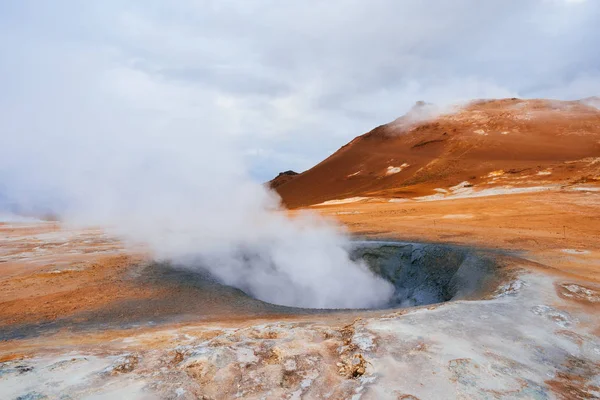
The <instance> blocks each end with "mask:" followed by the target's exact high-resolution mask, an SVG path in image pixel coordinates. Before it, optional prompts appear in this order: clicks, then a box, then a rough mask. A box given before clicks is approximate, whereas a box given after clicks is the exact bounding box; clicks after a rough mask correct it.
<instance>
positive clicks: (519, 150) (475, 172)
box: [276, 99, 600, 208]
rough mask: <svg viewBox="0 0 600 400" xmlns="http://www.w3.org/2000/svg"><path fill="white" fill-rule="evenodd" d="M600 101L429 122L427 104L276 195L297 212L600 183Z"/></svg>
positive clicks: (512, 102)
mask: <svg viewBox="0 0 600 400" xmlns="http://www.w3.org/2000/svg"><path fill="white" fill-rule="evenodd" d="M594 101H597V100H596V99H586V100H581V101H555V100H520V99H502V100H485V101H476V102H473V103H471V104H469V105H467V106H465V107H463V108H461V109H459V110H457V111H456V112H454V113H451V114H444V115H440V116H438V117H435V118H430V119H428V120H423V114H427V113H426V111H427V107H428V106H427V105H425V104H422V103H421V104H417V106H415V108H414V109H413V110H411V112H410V113H409V114H407V115H406V116H404V117H401V118H399V119H397V120H396V121H394V122H391V123H389V124H386V125H382V126H379V127H377V128H375V129H373V130H372V131H370V132H368V133H366V134H364V135H362V136H359V137H357V138H355V139H354V140H352V141H351V142H350V143H348V144H347V145H345V146H343V147H342V148H341V149H339V150H338V151H337V152H336V153H334V154H333V155H331V156H330V157H328V158H327V159H326V160H324V161H322V162H321V163H319V164H318V165H316V166H315V167H313V168H311V169H310V170H308V171H306V172H304V173H302V174H300V175H297V176H295V177H294V178H293V179H292V180H289V181H287V182H284V183H282V184H281V185H279V186H277V188H276V190H277V192H278V193H279V194H280V196H281V197H282V199H283V202H284V203H285V204H286V205H287V206H288V207H292V208H294V207H301V206H307V205H311V204H317V203H321V202H324V201H328V200H332V199H344V198H351V197H357V196H360V197H384V198H407V197H415V196H425V195H431V194H435V193H443V192H444V191H447V190H448V188H451V187H455V185H458V184H461V182H462V186H472V185H473V186H477V187H486V188H492V187H497V186H502V187H520V186H535V185H542V184H558V183H560V184H569V183H576V182H590V183H594V182H600V158H597V157H600V110H599V109H598V108H596V107H594V106H593V105H592V103H593V102H594ZM419 120H421V121H420V122H419Z"/></svg>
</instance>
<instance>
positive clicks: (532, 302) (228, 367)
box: [0, 189, 600, 399]
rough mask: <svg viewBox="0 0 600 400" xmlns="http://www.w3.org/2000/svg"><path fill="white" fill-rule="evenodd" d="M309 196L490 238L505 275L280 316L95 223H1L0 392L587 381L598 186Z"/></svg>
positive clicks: (389, 234) (495, 391)
mask: <svg viewBox="0 0 600 400" xmlns="http://www.w3.org/2000/svg"><path fill="white" fill-rule="evenodd" d="M311 209H312V210H316V211H318V212H319V213H321V214H323V215H326V216H330V217H332V218H336V219H338V220H339V221H341V222H343V223H344V224H345V225H346V226H347V228H348V230H349V231H350V232H352V233H354V234H356V235H358V236H362V237H369V238H379V239H382V238H388V239H392V238H393V239H399V240H405V241H420V242H450V243H455V244H461V245H468V246H476V247H478V248H489V249H495V250H500V251H499V252H498V253H497V257H498V260H499V262H501V263H502V264H503V265H504V266H505V268H507V269H511V270H515V271H518V273H517V276H516V278H515V280H514V281H510V282H507V284H506V285H505V286H504V287H501V288H499V289H498V291H497V294H496V295H494V296H492V297H491V298H489V299H486V300H477V301H457V302H452V303H444V304H441V305H438V306H429V307H421V308H410V309H398V310H388V311H370V312H346V313H337V314H324V315H320V314H319V313H315V314H303V315H294V314H293V313H292V314H290V313H289V312H288V311H286V310H279V309H277V308H276V307H274V308H272V309H271V308H266V309H265V308H264V307H259V306H257V305H256V304H255V303H253V302H246V301H242V302H240V300H239V299H238V297H236V296H235V295H234V294H231V293H230V294H227V293H224V296H225V300H222V299H213V298H206V297H203V293H204V292H203V290H202V288H198V287H194V286H193V285H192V286H189V285H183V284H182V283H181V280H177V279H175V278H173V277H171V276H170V275H168V274H167V275H165V274H163V273H159V272H155V269H153V268H150V269H148V268H149V265H148V263H149V260H148V259H147V256H146V255H145V254H144V253H143V252H138V253H132V252H131V251H128V250H125V249H124V248H123V247H122V245H121V244H120V243H119V242H118V241H115V240H114V239H112V238H110V237H108V236H107V235H105V234H103V233H102V232H101V231H99V230H93V229H90V230H70V229H66V228H61V227H60V226H59V225H58V224H57V223H55V222H36V223H6V224H3V225H0V238H1V240H2V242H1V245H0V249H1V251H2V254H1V255H0V256H1V259H0V260H1V263H0V286H1V287H2V291H1V292H0V332H2V335H3V337H2V338H1V339H2V341H1V342H0V360H1V363H0V393H1V394H2V396H0V397H2V398H8V399H11V398H18V397H19V396H29V397H21V398H31V399H33V398H43V397H42V396H48V398H61V396H64V395H68V396H70V397H72V398H114V397H115V396H117V397H127V398H152V397H156V398H214V399H219V398H236V397H238V398H257V399H258V398H325V397H328V398H332V399H340V398H363V399H379V398H394V399H400V398H401V399H415V398H418V399H440V398H449V399H451V398H462V399H471V398H536V399H546V398H548V399H550V398H561V399H587V398H596V397H598V396H600V338H599V335H600V318H599V317H598V315H600V314H599V311H600V223H599V222H600V221H599V220H600V193H598V192H597V191H594V190H560V189H558V190H552V191H545V192H544V193H543V194H540V193H522V194H508V195H498V196H489V197H485V198H481V197H474V198H456V199H432V200H431V201H417V200H407V201H402V202H389V200H382V199H379V200H378V199H361V200H359V201H354V202H347V203H344V204H334V205H325V206H315V207H311ZM293 212H297V211H293ZM150 267H152V266H150ZM158 270H160V269H158ZM166 277H167V278H169V279H166ZM176 278H177V277H176ZM187 278H188V277H185V276H184V277H183V280H184V281H185V280H186V279H187ZM349 295H351V290H349ZM227 296H230V297H227ZM227 299H230V300H231V304H230V303H229V300H227ZM36 396H37V397H36Z"/></svg>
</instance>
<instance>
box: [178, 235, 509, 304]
mask: <svg viewBox="0 0 600 400" xmlns="http://www.w3.org/2000/svg"><path fill="white" fill-rule="evenodd" d="M350 257H351V259H352V260H353V261H363V262H364V264H365V265H366V266H367V267H368V268H369V269H370V270H371V272H373V273H374V274H375V275H377V276H380V277H381V278H383V279H385V280H386V281H388V282H390V283H391V284H392V285H393V287H394V292H393V295H392V296H391V298H390V299H389V301H387V302H386V303H384V304H381V305H379V306H376V307H364V308H359V309H388V308H401V307H415V306H423V305H428V304H437V303H443V302H447V301H452V300H460V299H476V298H482V297H485V296H486V295H487V294H489V293H491V292H493V291H494V290H495V289H496V288H497V287H498V285H499V284H500V283H501V282H502V280H503V279H502V277H501V275H502V274H501V273H500V270H499V266H498V265H497V263H496V259H495V257H494V256H493V255H492V254H490V253H489V252H485V251H482V250H475V249H472V248H466V247H460V246H452V245H439V244H423V243H404V242H382V241H355V242H353V248H352V250H351V253H350ZM198 278H200V279H201V281H202V282H204V284H202V285H201V286H202V287H204V288H205V289H206V288H207V287H208V286H206V282H208V281H211V282H213V284H212V286H211V287H212V288H213V289H215V290H216V292H218V293H221V294H225V293H227V297H228V298H229V296H230V294H231V289H232V288H230V287H229V286H227V285H223V287H221V285H220V284H217V286H218V287H217V286H215V282H216V281H218V279H216V278H214V277H212V276H211V275H210V273H208V272H201V273H200V275H199V276H197V277H196V279H198ZM186 279H189V276H187V278H186ZM340 279H343V277H340ZM352 284H353V285H356V286H360V285H361V282H360V281H358V282H352ZM240 289H241V290H239V291H237V293H238V296H236V298H235V302H236V303H239V302H242V303H245V304H253V306H254V307H253V308H254V309H257V308H260V309H261V310H262V311H278V312H286V313H287V312H291V313H294V314H296V313H303V312H311V313H312V312H314V311H315V310H311V308H307V307H289V306H282V305H276V304H272V303H269V302H267V301H262V300H261V299H260V298H258V297H260V296H255V295H254V294H253V293H252V291H251V290H248V289H245V288H243V287H241V288H240ZM347 295H348V296H352V295H353V287H352V286H350V287H348V291H347ZM223 300H225V297H223ZM230 300H231V299H228V300H225V301H230ZM255 302H258V303H255ZM259 303H262V305H260V304H259ZM319 309H320V310H322V311H327V310H331V309H340V308H336V307H331V308H319Z"/></svg>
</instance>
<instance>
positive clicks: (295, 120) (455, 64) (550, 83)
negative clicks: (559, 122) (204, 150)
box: [0, 0, 600, 186]
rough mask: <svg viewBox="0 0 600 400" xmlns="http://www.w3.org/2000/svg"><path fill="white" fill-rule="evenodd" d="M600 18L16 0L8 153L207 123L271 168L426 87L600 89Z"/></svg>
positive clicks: (559, 3) (9, 26)
mask: <svg viewBox="0 0 600 400" xmlns="http://www.w3.org/2000/svg"><path fill="white" fill-rule="evenodd" d="M599 23H600V1H596V0H587V1H586V0H570V1H569V0H489V1H480V0H452V1H450V0H447V1H445V0H430V1H421V0H402V1H400V0H369V1H365V0H360V1H359V0H343V1H342V0H328V1H317V0H302V1H275V0H240V1H233V0H218V1H217V0H180V1H175V2H173V1H151V0H139V1H122V0H105V1H65V0H55V1H51V2H50V1H33V0H21V1H2V2H0V54H1V56H0V87H1V90H0V106H1V107H0V124H1V125H2V126H0V128H1V129H0V138H1V142H3V143H9V144H10V145H9V146H3V147H4V150H0V151H2V152H3V154H0V156H2V157H4V158H11V157H12V158H17V157H23V156H24V155H26V156H27V157H32V158H35V157H37V156H38V153H39V154H40V157H42V156H43V157H48V155H47V154H46V153H44V152H43V151H42V150H43V149H42V147H44V148H45V149H47V148H48V146H61V148H62V149H64V148H69V147H70V146H73V151H76V150H77V140H74V139H73V137H74V136H77V135H81V136H82V137H85V133H83V132H84V131H86V132H87V131H89V130H97V131H98V132H99V131H100V129H103V130H105V131H109V130H110V131H111V132H119V134H118V137H120V138H123V139H122V140H124V141H128V140H147V139H148V140H149V139H150V138H152V137H153V135H156V132H157V129H158V128H157V127H161V128H162V132H164V131H165V130H166V131H169V132H176V131H178V130H186V131H190V130H195V131H197V132H198V136H197V137H198V140H197V141H194V142H192V143H189V145H190V146H192V147H194V146H197V147H202V146H203V143H204V142H205V141H207V140H224V141H227V142H229V143H231V144H232V145H233V146H234V147H235V148H236V149H237V150H238V151H239V152H240V153H241V154H242V157H243V159H244V161H245V163H246V168H248V169H249V170H250V171H251V175H252V176H253V177H254V178H255V179H257V180H262V181H265V180H268V179H270V178H271V177H272V176H273V175H275V174H276V173H277V172H279V171H282V170H286V169H295V170H298V171H301V170H304V169H306V168H309V167H311V166H312V165H314V164H315V163H316V162H318V161H320V160H322V159H323V158H324V157H326V156H328V155H329V154H330V153H331V152H333V151H335V150H336V149H338V148H339V147H340V146H341V145H343V144H345V143H346V142H347V141H349V140H350V139H352V138H353V137H355V136H357V135H359V134H361V133H364V132H365V131H368V130H370V129H371V128H373V127H375V126H377V125H379V124H382V123H385V122H388V121H390V120H393V119H395V118H397V117H398V116H400V115H402V114H403V113H404V112H405V111H406V110H407V109H408V108H410V107H411V105H412V104H414V102H415V101H417V100H426V101H430V102H435V103H440V104H447V103H452V102H455V101H460V100H464V99H471V98H481V97H512V96H519V97H552V98H559V99H573V98H582V97H587V96H593V95H598V94H600V51H598V49H599V48H600V24H599ZM101 136H102V134H99V135H97V136H95V137H96V140H98V138H99V137H101ZM32 141H36V142H38V144H37V145H32V144H31V142H32ZM17 142H18V143H17ZM40 143H41V144H40ZM36 146H37V147H36ZM7 149H8V150H7ZM9 151H10V154H8V152H9ZM42 153H43V155H42ZM56 163H60V160H57V161H56ZM10 165H13V166H14V165H16V164H10V163H5V164H3V167H4V170H3V171H2V170H0V177H1V178H2V179H3V180H4V184H5V186H6V185H7V183H6V182H9V181H10V180H11V179H12V180H15V179H17V178H16V177H18V176H19V172H21V176H20V177H21V178H23V175H25V174H26V172H23V171H16V170H15V168H13V169H12V170H10V171H9V170H8V168H9V166H10Z"/></svg>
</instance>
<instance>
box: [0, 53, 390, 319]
mask: <svg viewBox="0 0 600 400" xmlns="http://www.w3.org/2000/svg"><path fill="white" fill-rule="evenodd" d="M63 55H64V56H65V58H64V59H62V61H61V62H60V63H58V64H57V65H52V64H48V65H46V66H45V67H46V68H45V69H39V68H33V67H32V64H31V63H24V64H23V67H24V68H23V69H25V71H26V67H29V68H32V70H31V71H29V72H33V73H32V74H30V75H27V74H26V72H27V71H26V72H25V75H24V76H23V78H24V79H23V80H22V81H20V82H18V84H19V85H22V88H21V96H15V97H14V99H13V101H12V103H11V104H10V105H9V106H10V112H7V111H6V110H5V112H4V117H5V118H4V119H3V122H4V124H3V127H2V128H3V129H2V132H3V133H2V135H3V138H2V150H1V154H0V182H1V183H2V185H1V186H2V187H0V192H4V194H3V196H4V197H5V199H4V201H8V202H13V203H16V204H18V205H20V206H23V205H32V206H36V207H42V208H43V209H58V210H59V212H60V214H61V216H62V218H64V220H65V221H67V222H69V223H75V224H78V225H100V226H103V227H106V229H107V230H109V231H110V232H112V233H115V234H117V235H120V236H121V237H123V238H124V239H125V240H126V241H128V242H132V243H144V244H146V245H148V246H149V248H150V249H151V250H152V251H153V253H154V255H155V256H156V257H158V258H161V259H162V258H165V259H170V260H174V261H175V262H176V263H178V264H184V265H185V266H186V267H187V268H191V269H194V268H206V269H208V270H209V271H210V272H212V274H214V275H215V276H216V277H218V278H219V279H220V280H221V281H223V282H224V283H226V284H229V285H233V286H236V287H238V288H241V289H242V290H244V291H246V292H247V293H249V294H251V295H253V296H255V297H257V298H259V299H261V300H264V301H268V302H272V303H277V304H282V305H289V306H302V307H320V308H329V307H330V308H359V307H375V306H379V305H383V304H385V303H386V302H387V300H388V299H389V298H390V296H391V294H392V287H391V285H390V284H389V283H388V282H386V281H384V280H383V279H381V278H379V277H376V276H375V275H374V274H372V273H371V272H370V271H369V270H368V269H367V268H366V267H365V266H364V265H362V264H361V263H356V262H353V261H351V260H350V259H349V256H348V246H349V240H348V237H347V236H346V235H345V234H344V232H343V231H342V230H341V229H340V227H338V226H336V225H335V224H334V223H332V222H330V221H325V220H323V219H322V218H320V217H317V216H315V215H310V214H302V213H301V214H299V215H298V216H297V217H294V218H290V217H288V216H287V215H286V214H285V212H283V211H281V210H279V199H278V198H277V196H276V195H275V194H273V193H271V192H270V191H269V190H268V189H266V188H265V187H264V186H263V185H262V184H261V183H258V182H256V181H254V180H252V179H251V178H250V177H249V176H248V174H247V172H246V166H245V165H244V163H243V162H242V157H241V156H240V154H241V153H242V151H243V149H240V148H238V146H236V143H237V141H236V137H235V136H232V135H230V134H223V133H222V132H220V131H217V130H215V128H214V127H215V126H223V131H224V132H226V131H227V126H228V122H230V121H227V120H222V119H219V114H218V113H217V112H215V109H214V108H210V107H211V105H210V104H202V103H198V102H197V101H196V100H197V99H198V98H197V97H195V96H194V92H193V91H190V90H189V89H188V88H187V87H185V86H181V85H177V84H174V83H172V82H165V81H163V80H161V79H160V77H157V76H154V75H152V74H150V73H144V72H140V71H137V70H135V69H134V68H127V67H117V68H115V67H113V66H112V65H106V59H105V55H101V57H98V55H94V54H86V55H85V57H83V58H75V59H71V58H69V56H72V55H71V54H63ZM175 105H176V106H175ZM209 127H212V128H209ZM0 194H2V193H0ZM7 199H8V200H7Z"/></svg>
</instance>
